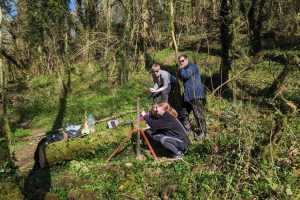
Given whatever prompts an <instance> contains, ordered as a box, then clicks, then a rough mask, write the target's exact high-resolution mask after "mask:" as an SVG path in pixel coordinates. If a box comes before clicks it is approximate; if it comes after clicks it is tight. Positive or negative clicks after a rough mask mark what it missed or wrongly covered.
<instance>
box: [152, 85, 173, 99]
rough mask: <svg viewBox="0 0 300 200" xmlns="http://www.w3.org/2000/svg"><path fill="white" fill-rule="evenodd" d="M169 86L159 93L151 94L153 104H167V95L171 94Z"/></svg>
mask: <svg viewBox="0 0 300 200" xmlns="http://www.w3.org/2000/svg"><path fill="white" fill-rule="evenodd" d="M171 89H172V87H171V85H168V87H167V88H166V89H165V90H163V91H161V92H155V93H153V94H152V98H153V102H154V103H159V102H160V101H166V102H168V100H169V93H170V92H171Z"/></svg>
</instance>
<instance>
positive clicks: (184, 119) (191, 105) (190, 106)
mask: <svg viewBox="0 0 300 200" xmlns="http://www.w3.org/2000/svg"><path fill="white" fill-rule="evenodd" d="M191 111H193V114H194V117H195V119H196V123H197V126H198V131H197V135H201V134H204V135H205V134H206V122H205V118H204V115H203V99H193V100H191V101H184V100H182V106H181V109H180V111H179V121H180V122H181V123H182V124H183V126H184V127H185V128H186V130H187V131H189V130H190V129H191V122H190V119H189V114H190V113H191Z"/></svg>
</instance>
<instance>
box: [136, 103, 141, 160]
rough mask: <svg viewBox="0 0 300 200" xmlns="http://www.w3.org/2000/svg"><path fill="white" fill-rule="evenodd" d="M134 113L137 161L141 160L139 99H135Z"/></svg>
mask: <svg viewBox="0 0 300 200" xmlns="http://www.w3.org/2000/svg"><path fill="white" fill-rule="evenodd" d="M136 111H137V116H136V118H137V127H136V128H137V132H136V158H137V159H141V147H140V138H141V135H140V130H139V128H140V97H138V98H137V107H136Z"/></svg>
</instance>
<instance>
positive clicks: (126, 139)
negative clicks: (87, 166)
mask: <svg viewBox="0 0 300 200" xmlns="http://www.w3.org/2000/svg"><path fill="white" fill-rule="evenodd" d="M134 132H136V130H132V131H131V132H130V133H129V134H128V135H127V137H126V138H125V139H124V140H123V141H122V142H121V143H120V144H119V146H118V147H117V148H116V149H115V150H114V152H113V153H112V154H111V155H110V156H109V157H108V158H107V159H106V161H105V162H108V161H110V159H111V158H112V157H113V156H114V155H115V154H116V153H117V152H118V151H119V150H120V148H121V147H122V146H123V145H124V143H125V142H127V141H128V140H129V138H131V136H132V134H133V133H134Z"/></svg>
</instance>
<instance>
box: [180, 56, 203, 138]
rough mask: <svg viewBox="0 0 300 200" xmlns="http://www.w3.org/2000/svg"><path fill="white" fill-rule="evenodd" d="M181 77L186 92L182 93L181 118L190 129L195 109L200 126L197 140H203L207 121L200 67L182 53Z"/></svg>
mask: <svg viewBox="0 0 300 200" xmlns="http://www.w3.org/2000/svg"><path fill="white" fill-rule="evenodd" d="M178 61H179V65H180V67H179V69H178V70H179V77H180V78H181V79H182V82H183V86H184V92H183V94H182V105H181V109H180V112H179V120H180V121H181V123H182V124H183V125H184V127H185V128H186V129H187V131H189V130H190V129H191V123H190V120H189V114H190V113H191V111H192V110H193V113H194V117H195V119H196V123H197V126H198V130H197V135H196V137H195V139H196V140H201V139H203V138H204V137H205V135H206V122H205V119H204V116H203V101H204V98H205V96H204V89H203V85H202V81H201V76H200V72H199V69H198V67H197V65H196V64H193V63H191V62H189V61H188V59H187V56H186V55H180V56H179V57H178Z"/></svg>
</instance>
